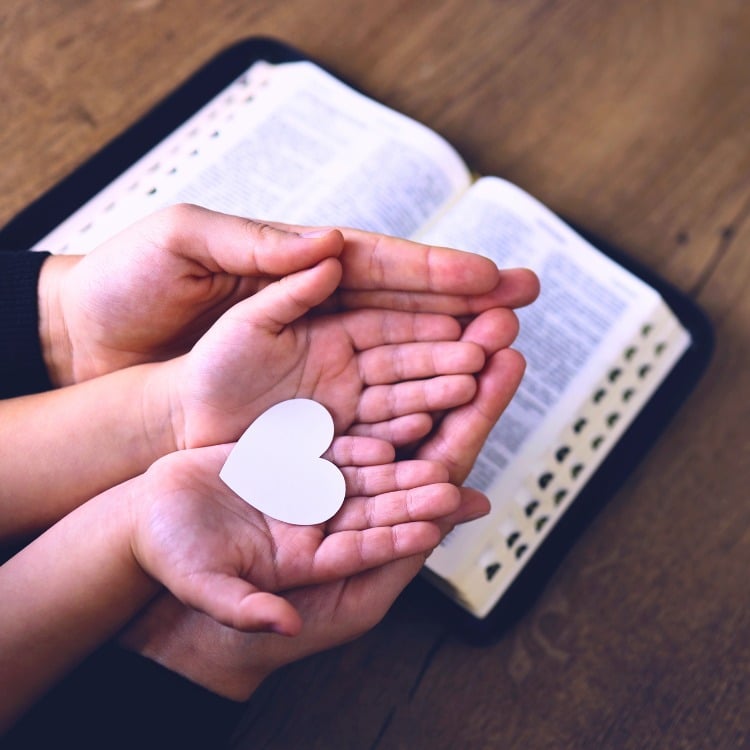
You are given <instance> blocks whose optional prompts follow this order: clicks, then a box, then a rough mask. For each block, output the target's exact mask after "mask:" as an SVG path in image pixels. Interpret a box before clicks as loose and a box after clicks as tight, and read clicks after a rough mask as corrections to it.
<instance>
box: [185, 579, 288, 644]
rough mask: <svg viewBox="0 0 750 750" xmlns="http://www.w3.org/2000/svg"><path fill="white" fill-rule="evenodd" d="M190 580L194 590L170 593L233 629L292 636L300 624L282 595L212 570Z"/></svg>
mask: <svg viewBox="0 0 750 750" xmlns="http://www.w3.org/2000/svg"><path fill="white" fill-rule="evenodd" d="M194 583H195V585H196V588H195V590H193V591H192V592H189V593H185V596H184V597H181V596H179V594H180V593H182V592H179V591H178V592H177V593H175V592H173V593H175V595H176V596H178V598H180V599H182V601H183V603H184V604H186V605H187V606H189V607H192V608H193V609H197V610H199V611H201V612H205V613H206V614H207V615H208V616H209V617H212V618H213V619H214V620H216V621H217V622H219V623H221V624H222V625H226V626H227V627H230V628H233V629H234V630H241V631H244V632H246V633H251V632H273V633H278V634H280V635H289V636H293V635H297V633H299V631H300V629H301V627H302V620H301V618H300V616H299V613H298V612H297V610H296V609H295V607H294V606H293V605H292V604H290V603H289V602H288V601H287V600H286V599H284V598H283V597H281V596H278V595H277V594H272V593H270V592H267V591H259V590H258V589H257V588H256V587H255V586H253V585H252V584H251V583H249V582H248V581H246V580H244V579H243V578H239V577H235V576H232V575H224V574H220V573H216V574H212V575H207V576H205V577H202V578H200V579H197V581H196V582H194Z"/></svg>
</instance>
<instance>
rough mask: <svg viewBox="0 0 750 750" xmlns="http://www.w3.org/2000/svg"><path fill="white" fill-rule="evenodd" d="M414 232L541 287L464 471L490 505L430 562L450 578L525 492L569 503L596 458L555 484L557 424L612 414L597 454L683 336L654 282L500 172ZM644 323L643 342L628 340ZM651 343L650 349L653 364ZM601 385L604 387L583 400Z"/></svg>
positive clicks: (504, 529) (561, 442) (513, 512)
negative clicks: (484, 434) (508, 380)
mask: <svg viewBox="0 0 750 750" xmlns="http://www.w3.org/2000/svg"><path fill="white" fill-rule="evenodd" d="M419 239H421V240H423V241H428V242H432V243H436V244H444V245H449V246H454V247H462V248H464V249H468V250H473V251H474V252H478V253H481V254H484V255H487V256H489V257H491V258H492V259H493V260H495V261H496V262H497V263H498V265H499V266H501V267H513V266H527V267H530V268H532V269H533V270H534V271H535V272H536V273H537V274H538V275H539V277H540V280H541V289H542V292H541V295H540V297H539V299H538V301H537V302H535V304H534V305H531V306H530V307H528V308H526V309H522V310H519V311H518V317H519V320H520V323H521V329H520V333H519V336H518V339H517V340H516V342H515V344H514V348H517V349H518V350H519V351H520V352H521V353H522V354H523V355H524V357H525V358H526V361H527V370H526V374H525V376H524V379H523V382H522V384H521V386H520V388H519V391H518V393H517V395H516V396H515V398H514V399H513V401H512V402H511V404H510V405H509V407H508V409H507V410H506V412H505V413H504V414H503V416H502V417H501V419H500V421H499V422H498V424H497V425H496V427H495V429H494V430H493V431H492V434H491V436H490V438H489V440H488V441H487V444H486V445H485V447H484V449H483V450H482V453H481V455H480V457H479V460H478V461H477V463H476V465H475V467H474V469H473V471H472V473H471V475H470V476H469V478H468V480H467V484H468V485H471V486H474V487H477V488H479V489H481V490H482V491H484V492H486V493H487V494H488V495H489V496H490V498H491V500H492V502H493V510H492V512H491V514H490V516H489V517H488V518H486V519H482V520H480V521H478V522H473V523H471V524H467V525H464V526H461V527H459V528H458V529H457V530H456V531H454V532H453V533H452V534H451V535H449V537H448V538H447V539H446V540H445V542H444V543H443V544H442V545H441V546H440V547H439V548H438V549H437V550H436V552H435V553H434V554H433V555H432V556H431V557H430V558H429V560H428V567H429V568H430V569H431V570H432V571H433V572H435V573H437V574H439V575H441V576H443V577H445V578H446V579H448V580H450V581H452V582H454V583H455V582H456V581H460V580H461V579H462V576H464V575H466V568H467V567H470V568H471V567H473V568H476V567H477V560H476V555H477V554H479V555H481V552H482V550H483V549H485V547H486V546H487V539H488V538H489V537H497V538H500V537H503V538H507V537H508V535H509V534H511V529H512V530H513V532H519V533H520V529H519V528H518V527H519V524H520V522H521V521H524V520H525V519H524V516H525V515H526V516H527V517H528V516H530V515H531V514H527V513H524V512H523V511H525V510H526V509H527V508H528V507H529V503H531V501H532V500H533V501H534V502H535V503H536V504H537V505H538V504H539V503H540V502H541V501H540V500H539V496H540V492H541V491H542V490H545V491H547V493H548V494H549V493H550V492H552V491H553V490H554V491H555V492H556V493H557V496H558V498H559V500H558V502H557V505H560V503H561V501H562V498H563V497H564V496H563V495H560V493H561V492H563V491H564V492H565V494H566V495H567V496H568V497H567V499H566V501H569V500H570V494H571V493H570V490H571V481H570V480H571V479H575V480H576V482H575V484H576V485H577V486H582V484H583V483H584V481H585V479H586V478H587V477H588V476H590V475H591V473H592V472H593V470H594V468H596V466H597V465H598V463H600V460H599V459H598V458H597V457H596V456H595V455H593V454H592V455H590V456H588V458H587V459H586V461H585V462H583V463H580V464H579V465H578V466H577V469H576V470H575V472H574V473H575V477H572V478H571V477H570V476H569V477H568V481H566V482H565V483H564V486H563V485H559V486H557V488H556V489H555V486H554V485H555V482H556V481H558V480H559V478H560V477H559V476H553V474H554V472H549V465H550V460H552V461H553V463H554V461H555V460H556V459H550V451H551V450H552V448H561V447H565V446H567V449H568V452H570V451H571V450H572V448H571V446H572V442H571V441H572V440H573V437H574V436H569V435H567V432H566V431H569V430H570V428H571V425H573V424H575V422H576V420H585V421H586V422H587V423H588V424H589V427H590V425H591V424H593V422H594V415H593V412H595V413H596V415H597V419H598V418H599V416H601V418H602V419H603V420H604V421H605V423H606V420H607V419H609V421H610V422H611V425H609V426H607V428H606V430H605V432H604V433H602V434H599V435H598V438H599V440H598V444H597V448H598V450H599V454H600V455H601V456H602V457H603V456H604V455H606V451H607V443H609V444H610V445H612V444H613V443H614V441H615V439H616V437H617V436H618V435H619V434H621V433H622V431H623V430H624V428H625V426H626V425H627V424H628V423H629V421H630V419H631V418H632V416H634V415H635V414H636V413H637V411H638V410H639V409H640V407H641V406H642V405H643V404H644V403H645V401H646V400H647V398H648V396H650V394H651V393H653V390H654V389H655V387H656V385H658V382H659V380H660V377H663V375H665V374H666V373H667V372H668V371H669V369H671V366H672V365H673V363H674V361H676V359H677V358H679V356H680V355H681V354H682V352H683V351H684V349H685V348H686V347H687V345H688V344H689V337H688V335H687V333H686V332H685V331H684V330H682V328H681V326H679V324H678V322H677V321H676V319H675V318H674V316H673V315H672V314H671V312H670V311H669V310H668V309H667V308H666V306H665V305H664V303H663V301H662V300H661V297H660V295H659V294H658V293H657V292H656V291H655V290H654V289H652V288H651V287H650V286H648V285H647V284H645V283H644V282H643V281H641V280H640V279H639V278H637V277H636V276H634V275H633V274H631V273H630V272H629V271H627V270H626V269H624V268H623V267H622V266H620V265H618V264H617V263H615V262H614V261H612V260H611V259H609V258H608V257H607V256H606V255H604V254H603V253H601V252H599V251H598V250H596V249H595V248H593V247H592V246H591V245H590V244H589V243H588V242H586V241H585V240H584V239H583V238H581V237H580V236H579V235H578V234H577V233H576V232H574V231H573V230H572V229H571V228H570V227H569V226H568V225H566V224H565V223H564V222H563V221H561V220H560V219H559V218H558V217H557V216H555V215H554V214H553V213H552V212H551V211H550V210H549V209H547V208H546V207H545V206H543V205H542V204H541V203H539V202H538V201H537V200H535V199H534V198H532V197H531V196H529V195H528V194H527V193H525V192H524V191H522V190H521V189H519V188H518V187H515V186H513V185H511V184H510V183H508V182H505V181H503V180H500V179H497V178H483V179H481V180H479V181H478V182H477V183H476V184H475V185H474V186H473V187H472V188H471V189H470V190H469V191H468V192H467V193H466V194H465V195H464V197H463V198H462V200H461V201H460V202H459V203H458V204H457V205H456V206H454V207H453V208H452V209H451V210H450V211H449V212H448V213H447V214H446V215H445V216H444V217H442V218H441V219H440V220H439V221H438V222H436V223H435V224H434V225H432V226H431V227H430V228H429V230H428V231H427V232H426V233H424V234H423V235H421V236H420V237H419ZM655 326H658V330H657V331H652V329H653V328H654V327H655ZM644 330H645V331H646V332H648V333H649V334H650V335H651V336H652V341H653V342H654V343H653V344H652V343H650V342H649V341H648V340H646V339H644V340H643V341H641V342H638V343H636V340H637V339H638V338H639V336H640V334H641V332H642V331H644ZM641 338H643V336H641ZM649 347H657V348H658V355H659V358H658V367H657V366H656V364H654V362H653V361H652V360H654V357H655V353H654V352H653V351H650V352H649V351H648V348H649ZM644 357H645V359H644ZM646 361H648V369H646ZM639 371H643V373H644V376H643V377H641V378H640V380H639V376H638V374H637V373H638V372H639ZM646 373H647V374H648V377H646V375H645V374H646ZM631 374H632V376H631ZM610 381H611V387H610V388H609V389H608V387H607V386H609V385H610ZM616 381H618V382H616ZM626 381H627V386H626ZM631 381H632V382H631ZM615 385H616V386H617V390H618V393H620V394H623V393H626V392H627V394H628V395H627V398H626V399H625V401H623V400H622V398H621V396H618V399H619V400H618V401H617V403H616V404H615V402H614V401H612V400H611V398H612V397H610V396H608V390H612V391H614V390H615ZM599 391H603V395H600V397H599V398H598V400H597V401H596V403H594V404H593V405H591V406H589V404H590V402H591V400H592V395H594V394H597V393H598V392H599ZM587 409H588V410H589V411H591V412H592V414H587V413H586V410H587ZM607 409H608V411H606V413H605V410H607ZM581 423H582V424H583V422H581ZM588 432H589V434H590V432H591V429H589V430H588ZM565 435H567V436H566V437H562V436H565ZM558 463H559V462H558ZM574 468H575V467H572V466H571V467H570V471H573V469H574ZM545 476H546V477H547V478H546V480H545V479H544V477H545ZM545 481H546V483H549V484H550V486H549V487H547V486H546V484H545ZM540 482H541V483H542V485H544V486H541V487H540ZM553 494H554V493H553ZM519 515H520V521H519V518H518V516H519ZM546 519H547V521H549V515H547V516H546ZM509 524H510V526H509ZM528 548H529V545H528V544H526V546H525V549H524V552H528V551H529V550H528ZM474 551H475V552H474Z"/></svg>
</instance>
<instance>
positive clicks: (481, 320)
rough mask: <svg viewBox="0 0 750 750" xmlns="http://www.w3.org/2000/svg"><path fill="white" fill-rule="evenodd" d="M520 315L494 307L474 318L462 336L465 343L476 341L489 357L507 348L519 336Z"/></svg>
mask: <svg viewBox="0 0 750 750" xmlns="http://www.w3.org/2000/svg"><path fill="white" fill-rule="evenodd" d="M518 328H519V326H518V317H517V316H516V314H515V313H514V312H513V311H512V310H508V309H505V308H502V307H500V308H493V309H491V310H486V311H485V312H483V313H482V314H481V315H478V316H477V317H476V318H474V319H473V320H472V321H471V322H470V323H469V324H468V325H467V326H466V329H465V330H464V332H463V335H462V336H461V341H462V342H464V343H468V342H471V343H474V344H476V345H478V346H480V347H481V348H482V350H483V351H484V353H485V355H486V356H487V357H491V356H492V355H493V354H494V353H495V352H497V351H499V350H500V349H507V348H508V347H509V346H510V345H511V344H512V343H513V342H514V341H515V339H516V337H517V336H518Z"/></svg>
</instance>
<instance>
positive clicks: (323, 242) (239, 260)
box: [142, 204, 344, 277]
mask: <svg viewBox="0 0 750 750" xmlns="http://www.w3.org/2000/svg"><path fill="white" fill-rule="evenodd" d="M143 224H144V226H143V227H142V229H143V230H144V231H145V230H148V234H149V235H150V236H153V237H156V238H158V240H159V241H158V243H157V244H159V245H160V246H162V247H166V248H167V249H169V250H170V251H171V252H173V253H174V254H175V255H178V256H182V257H183V258H185V259H187V260H189V261H197V262H198V263H200V264H201V265H202V266H203V267H204V268H207V269H208V270H210V271H212V272H214V273H219V272H226V273H230V274H234V275H237V276H275V277H278V276H283V275H285V274H289V273H293V272H294V271H298V270H300V269H302V268H309V267H310V266H312V265H314V264H315V263H318V262H320V261H321V260H323V259H324V258H329V257H336V256H338V255H339V254H340V253H341V251H342V250H343V247H344V238H343V236H342V234H341V232H339V231H338V230H336V229H325V228H323V229H313V230H301V231H300V232H296V231H292V230H287V229H284V228H281V227H275V226H271V225H270V224H265V223H263V222H259V221H254V220H252V219H246V218H242V217H239V216H231V215H229V214H223V213H219V212H218V211H211V210H209V209H207V208H202V207H200V206H194V205H190V204H179V205H176V206H170V207H168V208H165V209H162V210H161V211H159V212H157V213H156V214H153V215H152V216H151V217H148V218H147V219H145V220H144V222H143Z"/></svg>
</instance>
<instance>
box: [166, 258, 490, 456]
mask: <svg viewBox="0 0 750 750" xmlns="http://www.w3.org/2000/svg"><path fill="white" fill-rule="evenodd" d="M330 264H331V265H330V266H325V267H324V265H325V264H323V265H321V266H319V267H317V268H315V269H312V270H310V271H305V272H301V273H300V274H295V275H294V276H292V277H288V279H285V280H284V282H280V283H277V284H274V285H271V286H269V287H267V288H266V289H264V290H263V291H261V292H259V293H258V294H257V295H255V296H254V297H253V298H251V299H248V300H245V301H243V302H241V303H239V304H238V305H235V307H233V308H232V309H231V310H229V311H228V312H227V313H225V314H224V315H223V316H222V318H221V319H220V320H218V321H217V322H216V324H215V325H214V326H213V327H212V328H211V330H210V331H209V332H208V333H207V334H206V335H205V336H204V337H203V338H202V339H201V340H200V341H199V342H198V343H197V344H196V345H195V347H194V348H193V349H192V351H191V352H190V353H189V354H187V355H185V356H184V357H183V358H182V359H179V360H175V361H174V364H173V367H174V369H173V370H172V375H173V378H172V380H171V384H170V386H169V387H170V389H171V393H170V397H169V402H170V403H173V404H178V405H179V410H178V412H177V413H176V416H173V420H174V421H175V423H176V424H177V425H178V427H177V432H178V434H179V435H180V436H179V437H178V438H177V440H176V442H177V444H178V445H179V446H185V447H196V446H202V445H211V444H217V443H223V442H230V441H234V440H237V439H238V438H239V436H240V435H241V434H242V432H243V431H244V430H245V429H246V428H247V426H248V425H249V424H250V423H251V422H252V421H253V420H254V419H255V418H256V417H258V416H259V415H260V414H261V413H262V412H263V411H265V410H266V409H267V408H269V407H270V406H271V405H273V404H275V403H278V402H279V401H283V400H285V399H289V398H311V399H314V400H316V401H318V402H320V403H322V404H323V405H324V406H326V407H327V408H328V409H329V410H330V412H331V413H332V415H333V418H334V423H335V428H336V433H337V434H342V433H344V432H346V431H348V430H349V428H350V427H351V426H352V425H353V424H355V423H366V424H369V425H373V424H378V423H381V422H387V421H388V420H392V419H394V418H398V417H401V416H404V415H409V414H414V413H423V412H431V411H435V410H441V409H449V408H452V407H454V406H457V405H459V404H462V403H465V402H466V401H468V400H469V399H470V398H471V397H472V395H473V393H474V389H475V381H474V377H473V373H475V372H477V371H479V370H480V369H481V367H482V365H483V364H484V353H483V351H482V349H481V347H479V346H478V345H476V344H474V343H472V342H461V341H457V340H456V339H458V338H459V337H460V335H461V329H460V326H459V325H458V323H457V322H456V321H455V320H454V319H453V318H450V317H448V316H441V315H430V314H425V313H407V312H392V311H386V310H355V311H351V312H347V313H339V314H336V315H330V316H317V317H312V318H310V317H305V318H301V317H299V316H300V315H302V314H303V313H304V312H306V311H307V310H308V309H309V308H310V307H311V306H312V305H314V304H316V303H317V301H318V300H319V299H320V298H324V297H325V296H326V295H327V294H328V293H329V292H330V289H331V287H332V286H335V283H336V280H337V276H336V270H337V269H336V266H335V261H330ZM331 274H333V275H331ZM297 282H299V283H298V284H297V286H295V283H297ZM300 299H302V300H304V301H303V302H300V301H299V300H300ZM285 305H286V306H287V307H285ZM280 311H283V312H280ZM401 381H405V382H401Z"/></svg>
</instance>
